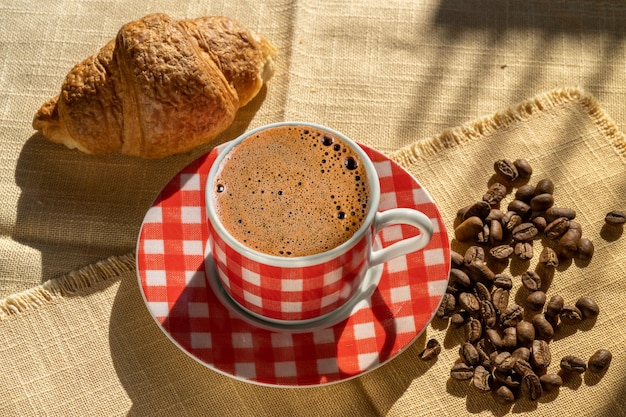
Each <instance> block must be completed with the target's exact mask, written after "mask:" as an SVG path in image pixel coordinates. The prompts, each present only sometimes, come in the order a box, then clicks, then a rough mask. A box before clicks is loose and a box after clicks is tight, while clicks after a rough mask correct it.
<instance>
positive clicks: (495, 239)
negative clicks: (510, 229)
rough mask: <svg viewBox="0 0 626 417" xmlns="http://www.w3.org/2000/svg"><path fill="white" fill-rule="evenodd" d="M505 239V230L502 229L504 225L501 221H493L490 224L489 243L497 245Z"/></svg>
mask: <svg viewBox="0 0 626 417" xmlns="http://www.w3.org/2000/svg"><path fill="white" fill-rule="evenodd" d="M503 238H504V230H503V229H502V223H501V222H500V220H497V219H493V220H491V222H490V223H489V243H490V244H492V245H496V244H498V243H500V242H501V241H502V239H503Z"/></svg>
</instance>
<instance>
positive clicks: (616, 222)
mask: <svg viewBox="0 0 626 417" xmlns="http://www.w3.org/2000/svg"><path fill="white" fill-rule="evenodd" d="M604 221H605V222H606V224H608V225H610V226H621V225H623V224H624V223H626V213H625V212H623V211H619V210H613V211H611V212H609V213H607V214H606V216H605V217H604Z"/></svg>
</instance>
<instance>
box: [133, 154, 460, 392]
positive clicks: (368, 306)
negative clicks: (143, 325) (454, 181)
mask: <svg viewBox="0 0 626 417" xmlns="http://www.w3.org/2000/svg"><path fill="white" fill-rule="evenodd" d="M224 146H225V145H221V146H220V147H218V148H215V149H214V150H213V151H211V152H210V153H208V154H206V155H203V156H202V157H200V158H198V159H197V160H196V161H194V162H192V163H191V164H189V165H188V166H187V167H185V168H183V169H182V170H181V171H180V172H179V173H178V174H176V175H175V176H174V178H172V180H171V181H170V182H169V183H168V184H167V185H166V186H165V187H164V188H163V190H162V191H161V192H160V194H159V195H158V197H157V199H156V200H155V202H154V203H153V204H152V206H151V207H150V209H149V210H148V211H147V213H146V215H145V217H144V220H143V224H142V227H141V231H140V233H139V237H138V242H137V276H138V281H139V288H140V290H141V293H142V296H143V298H144V301H145V303H146V306H147V308H148V311H149V312H150V314H151V315H152V317H153V318H154V320H155V321H156V323H157V324H158V326H159V328H160V329H161V330H162V331H163V332H164V333H165V335H166V336H167V337H168V338H169V339H170V340H171V341H172V342H173V343H174V344H175V345H176V346H178V347H179V348H180V349H181V350H182V351H183V352H185V353H186V354H187V355H189V356H190V357H191V358H193V359H195V360H196V361H197V362H199V363H201V364H202V365H204V366H206V367H208V368H210V369H213V370H214V371H217V372H219V373H222V374H224V375H227V376H230V377H233V378H235V379H238V380H241V381H245V382H250V383H254V384H260V385H266V386H275V387H307V386H320V385H326V384H330V383H336V382H340V381H346V380H348V379H351V378H354V377H357V376H360V375H363V374H364V373H366V372H369V371H371V370H373V369H376V368H378V367H379V366H381V365H383V364H386V363H388V362H389V361H390V360H392V359H393V358H394V357H396V356H398V355H399V354H400V353H401V352H403V351H404V350H405V349H407V348H408V347H409V346H410V345H411V343H413V342H414V341H415V340H416V339H417V338H418V337H419V336H420V334H421V333H422V332H423V331H424V330H425V329H426V327H427V326H428V324H429V323H430V321H431V320H432V318H433V317H434V315H435V312H436V311H437V308H438V306H439V304H440V303H441V300H442V297H443V295H444V293H445V291H446V288H447V284H448V275H449V272H450V244H449V240H448V235H447V232H446V229H445V224H444V221H443V219H442V217H441V214H440V213H439V210H438V209H437V206H436V205H435V203H434V201H433V200H432V198H431V197H430V195H429V194H428V192H427V191H426V190H425V189H424V188H423V187H422V186H421V185H420V183H419V182H418V181H417V180H416V179H415V178H413V177H412V176H411V174H409V173H408V172H407V171H405V170H404V169H403V168H402V167H401V166H400V165H398V164H397V163H395V162H394V161H392V160H391V159H389V158H388V157H386V156H385V155H383V154H381V153H379V152H377V151H375V150H373V149H371V148H369V147H367V146H364V145H360V146H361V147H362V148H363V149H364V150H365V152H366V153H367V154H368V156H369V157H370V158H371V159H372V161H373V162H374V165H375V167H376V170H377V172H378V175H379V178H380V185H381V200H380V206H379V210H380V211H383V210H387V209H390V208H395V207H408V208H415V209H418V210H420V211H421V212H423V213H424V214H426V215H427V216H428V217H429V218H430V219H431V220H432V222H433V227H434V233H433V237H432V239H431V241H430V243H429V244H428V245H427V246H426V247H425V248H424V249H423V250H421V251H418V252H414V253H410V254H408V255H405V256H400V257H398V258H395V259H393V260H391V261H389V262H387V263H385V264H384V265H383V266H382V274H381V275H380V277H379V281H378V285H377V286H375V287H374V288H372V294H371V296H370V297H369V298H368V299H367V300H363V301H360V302H358V303H356V304H355V305H354V306H351V307H352V308H351V312H350V315H349V317H348V318H347V319H344V320H341V321H338V322H332V323H331V322H324V323H314V324H313V325H311V328H284V326H281V325H279V326H281V327H280V328H277V327H275V326H276V324H273V323H267V322H264V323H259V320H260V319H258V318H257V319H253V318H251V316H250V315H246V314H245V312H242V311H240V310H238V309H237V308H235V307H233V306H232V305H229V304H228V303H227V302H223V301H224V294H220V292H219V290H218V291H216V292H214V291H213V289H212V284H211V282H212V281H211V279H212V278H211V269H210V265H209V268H206V269H205V254H206V253H207V246H208V245H207V243H208V239H209V234H208V227H207V225H206V222H205V218H206V212H205V208H204V188H205V184H206V179H207V175H208V172H209V169H210V167H211V165H212V164H213V162H214V161H215V158H216V156H217V154H218V152H220V151H221V150H222V149H224ZM415 234H417V231H416V230H415V229H414V228H412V227H410V226H407V225H394V226H389V227H386V228H384V229H383V230H382V231H381V232H380V233H379V235H378V237H379V239H380V245H382V246H383V247H386V246H388V245H390V244H392V243H394V242H396V241H398V240H400V239H402V238H407V237H411V236H414V235H415ZM206 271H209V273H208V274H207V272H206Z"/></svg>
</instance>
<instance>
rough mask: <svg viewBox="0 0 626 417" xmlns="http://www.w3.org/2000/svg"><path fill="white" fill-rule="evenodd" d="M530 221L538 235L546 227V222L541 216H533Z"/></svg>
mask: <svg viewBox="0 0 626 417" xmlns="http://www.w3.org/2000/svg"><path fill="white" fill-rule="evenodd" d="M530 221H531V223H532V224H533V225H534V226H535V227H536V228H537V230H538V231H539V233H543V231H544V230H545V229H546V226H547V225H548V221H547V220H546V218H545V217H543V216H534V217H533V218H532V219H531V220H530Z"/></svg>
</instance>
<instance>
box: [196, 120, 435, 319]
mask: <svg viewBox="0 0 626 417" xmlns="http://www.w3.org/2000/svg"><path fill="white" fill-rule="evenodd" d="M380 198H381V195H380V184H379V179H378V175H377V172H376V169H375V167H374V164H373V162H372V161H371V160H370V159H369V157H368V156H367V154H366V153H365V152H364V151H363V149H362V148H361V147H360V146H359V145H358V144H357V143H355V142H354V141H352V140H351V139H349V138H348V137H346V136H345V135H344V134H342V133H340V132H337V131H335V130H333V129H331V128H328V127H325V126H321V125H318V124H315V123H307V122H281V123H275V124H270V125H266V126H261V127H259V128H256V129H253V130H251V131H249V132H247V133H244V134H243V135H241V136H240V137H238V138H237V139H235V140H234V141H232V142H230V143H229V144H228V145H227V146H226V147H225V148H224V149H222V150H221V151H220V153H219V154H218V155H217V158H216V160H215V162H214V164H213V165H212V167H211V170H210V171H209V174H208V179H207V186H206V207H207V210H206V211H207V223H208V228H209V235H210V239H209V248H210V256H211V257H212V264H213V265H214V267H215V270H216V273H217V276H218V281H219V285H220V286H221V287H222V289H223V292H224V293H225V294H226V295H227V296H228V297H229V298H230V299H232V301H234V303H235V304H236V305H238V306H239V307H241V309H242V311H245V312H246V313H248V314H251V315H253V316H255V317H257V318H260V319H262V320H266V321H268V322H274V323H281V324H285V323H287V324H294V323H295V324H297V323H303V322H308V321H315V320H320V319H322V318H324V317H328V316H329V315H332V314H333V313H334V312H337V311H342V306H345V305H346V304H349V303H352V304H354V301H355V300H356V301H358V299H359V298H365V297H367V295H368V294H369V293H370V292H369V291H365V290H364V288H363V286H364V285H365V284H364V282H365V281H367V280H366V279H365V277H366V275H367V274H368V271H370V270H372V269H373V268H378V266H380V265H381V264H382V263H384V262H386V261H389V260H391V259H393V258H396V257H398V256H402V255H405V254H407V253H411V252H414V251H419V250H421V249H423V248H424V247H425V246H426V245H428V243H429V241H430V239H431V237H432V233H433V225H432V222H431V220H430V219H429V218H428V217H427V216H426V215H424V214H423V213H421V212H419V211H418V210H413V209H408V208H393V209H388V210H384V211H379V210H378V207H379V202H380ZM397 224H407V225H410V226H413V227H415V228H417V229H418V230H419V234H418V235H417V236H413V237H410V238H407V239H404V240H401V241H399V242H396V243H393V244H391V245H389V246H387V247H385V248H378V247H377V245H376V243H375V242H376V235H377V234H378V232H379V231H380V230H382V229H383V228H385V227H387V226H391V225H397ZM342 314H344V315H347V314H349V311H345V308H343V312H342Z"/></svg>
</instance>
